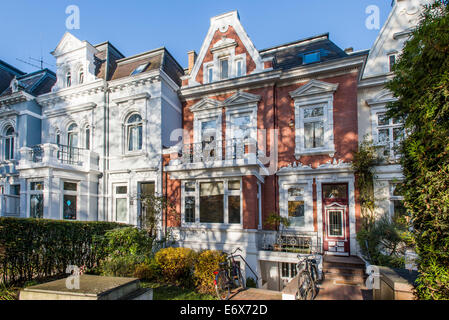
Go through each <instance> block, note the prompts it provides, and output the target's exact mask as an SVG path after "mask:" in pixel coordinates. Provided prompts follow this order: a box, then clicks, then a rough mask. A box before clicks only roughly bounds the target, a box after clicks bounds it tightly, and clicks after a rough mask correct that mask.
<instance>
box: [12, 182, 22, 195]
mask: <svg viewBox="0 0 449 320" xmlns="http://www.w3.org/2000/svg"><path fill="white" fill-rule="evenodd" d="M10 193H11V194H12V195H14V196H20V184H14V185H12V186H11V189H10Z"/></svg>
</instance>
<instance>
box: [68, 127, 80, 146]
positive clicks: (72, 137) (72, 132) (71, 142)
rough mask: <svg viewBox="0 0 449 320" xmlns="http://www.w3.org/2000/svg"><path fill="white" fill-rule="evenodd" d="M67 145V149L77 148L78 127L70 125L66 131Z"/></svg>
mask: <svg viewBox="0 0 449 320" xmlns="http://www.w3.org/2000/svg"><path fill="white" fill-rule="evenodd" d="M67 145H68V146H69V148H77V147H78V126H77V125H76V124H75V123H72V124H71V125H70V126H69V128H68V129H67Z"/></svg>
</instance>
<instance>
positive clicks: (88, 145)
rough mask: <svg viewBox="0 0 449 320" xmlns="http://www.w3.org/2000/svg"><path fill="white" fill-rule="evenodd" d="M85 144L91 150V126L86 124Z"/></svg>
mask: <svg viewBox="0 0 449 320" xmlns="http://www.w3.org/2000/svg"><path fill="white" fill-rule="evenodd" d="M84 139H85V140H84V141H85V143H84V145H85V147H86V149H87V150H90V127H89V126H86V128H85V130H84Z"/></svg>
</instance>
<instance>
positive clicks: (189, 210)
mask: <svg viewBox="0 0 449 320" xmlns="http://www.w3.org/2000/svg"><path fill="white" fill-rule="evenodd" d="M184 207H185V222H186V223H194V222H195V197H186V198H185V204H184Z"/></svg>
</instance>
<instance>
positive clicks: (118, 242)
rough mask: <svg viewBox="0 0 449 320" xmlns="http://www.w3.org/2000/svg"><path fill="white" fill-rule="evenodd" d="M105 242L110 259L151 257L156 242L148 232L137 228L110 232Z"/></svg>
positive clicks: (105, 236) (107, 233)
mask: <svg viewBox="0 0 449 320" xmlns="http://www.w3.org/2000/svg"><path fill="white" fill-rule="evenodd" d="M103 241H104V246H105V248H106V252H107V253H108V255H109V257H123V256H145V257H150V255H151V254H152V250H153V243H154V242H155V240H154V238H153V237H151V236H149V235H148V233H147V232H146V231H144V230H139V229H137V228H135V227H126V228H121V229H114V230H109V231H107V232H106V233H105V235H104V239H103Z"/></svg>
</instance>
